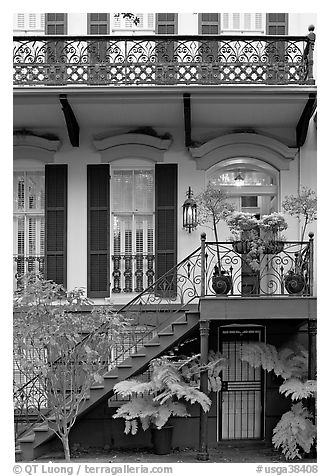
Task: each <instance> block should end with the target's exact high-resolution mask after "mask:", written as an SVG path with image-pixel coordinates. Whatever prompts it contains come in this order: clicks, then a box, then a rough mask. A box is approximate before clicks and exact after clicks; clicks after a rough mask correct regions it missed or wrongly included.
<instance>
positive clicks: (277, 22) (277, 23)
mask: <svg viewBox="0 0 330 476" xmlns="http://www.w3.org/2000/svg"><path fill="white" fill-rule="evenodd" d="M266 32H267V35H287V34H288V14H287V13H267V14H266Z"/></svg>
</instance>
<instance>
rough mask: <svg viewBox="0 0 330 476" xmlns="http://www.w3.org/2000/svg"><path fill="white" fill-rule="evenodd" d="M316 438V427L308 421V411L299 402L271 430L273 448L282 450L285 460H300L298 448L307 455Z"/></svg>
mask: <svg viewBox="0 0 330 476" xmlns="http://www.w3.org/2000/svg"><path fill="white" fill-rule="evenodd" d="M315 438H316V427H315V425H314V424H313V423H312V421H311V420H310V414H309V412H308V410H307V409H306V408H305V407H304V406H303V405H302V403H301V402H299V403H296V404H294V405H292V407H291V410H290V411H289V412H286V413H284V414H283V415H282V417H281V419H280V421H279V422H278V424H277V425H276V427H275V428H274V430H273V438H272V442H273V444H274V447H275V448H276V449H277V448H280V447H281V448H282V453H283V454H284V455H285V458H286V459H295V458H301V454H300V452H299V448H300V447H301V448H302V449H303V450H304V451H305V452H306V453H309V452H310V450H311V446H312V444H313V442H314V440H315Z"/></svg>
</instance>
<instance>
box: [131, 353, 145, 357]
mask: <svg viewBox="0 0 330 476" xmlns="http://www.w3.org/2000/svg"><path fill="white" fill-rule="evenodd" d="M145 356H146V354H132V355H131V357H145Z"/></svg>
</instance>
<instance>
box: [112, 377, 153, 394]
mask: <svg viewBox="0 0 330 476" xmlns="http://www.w3.org/2000/svg"><path fill="white" fill-rule="evenodd" d="M113 390H114V392H115V394H117V395H120V396H122V397H132V396H133V395H134V394H136V395H143V394H149V393H150V392H152V391H155V389H154V386H153V383H152V382H140V381H139V380H134V379H132V380H123V381H122V382H118V383H117V384H116V385H115V386H114V387H113Z"/></svg>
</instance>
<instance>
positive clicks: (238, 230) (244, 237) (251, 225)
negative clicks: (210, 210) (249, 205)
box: [226, 212, 258, 254]
mask: <svg viewBox="0 0 330 476" xmlns="http://www.w3.org/2000/svg"><path fill="white" fill-rule="evenodd" d="M226 221H227V225H228V226H229V229H230V231H231V232H232V234H233V249H234V250H235V251H236V252H237V253H239V254H247V253H248V252H249V251H250V249H251V242H252V241H255V240H256V239H257V238H258V232H257V228H258V220H257V219H256V217H255V216H254V215H252V213H246V212H233V213H232V214H231V215H230V216H229V217H228V218H227V220H226Z"/></svg>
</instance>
